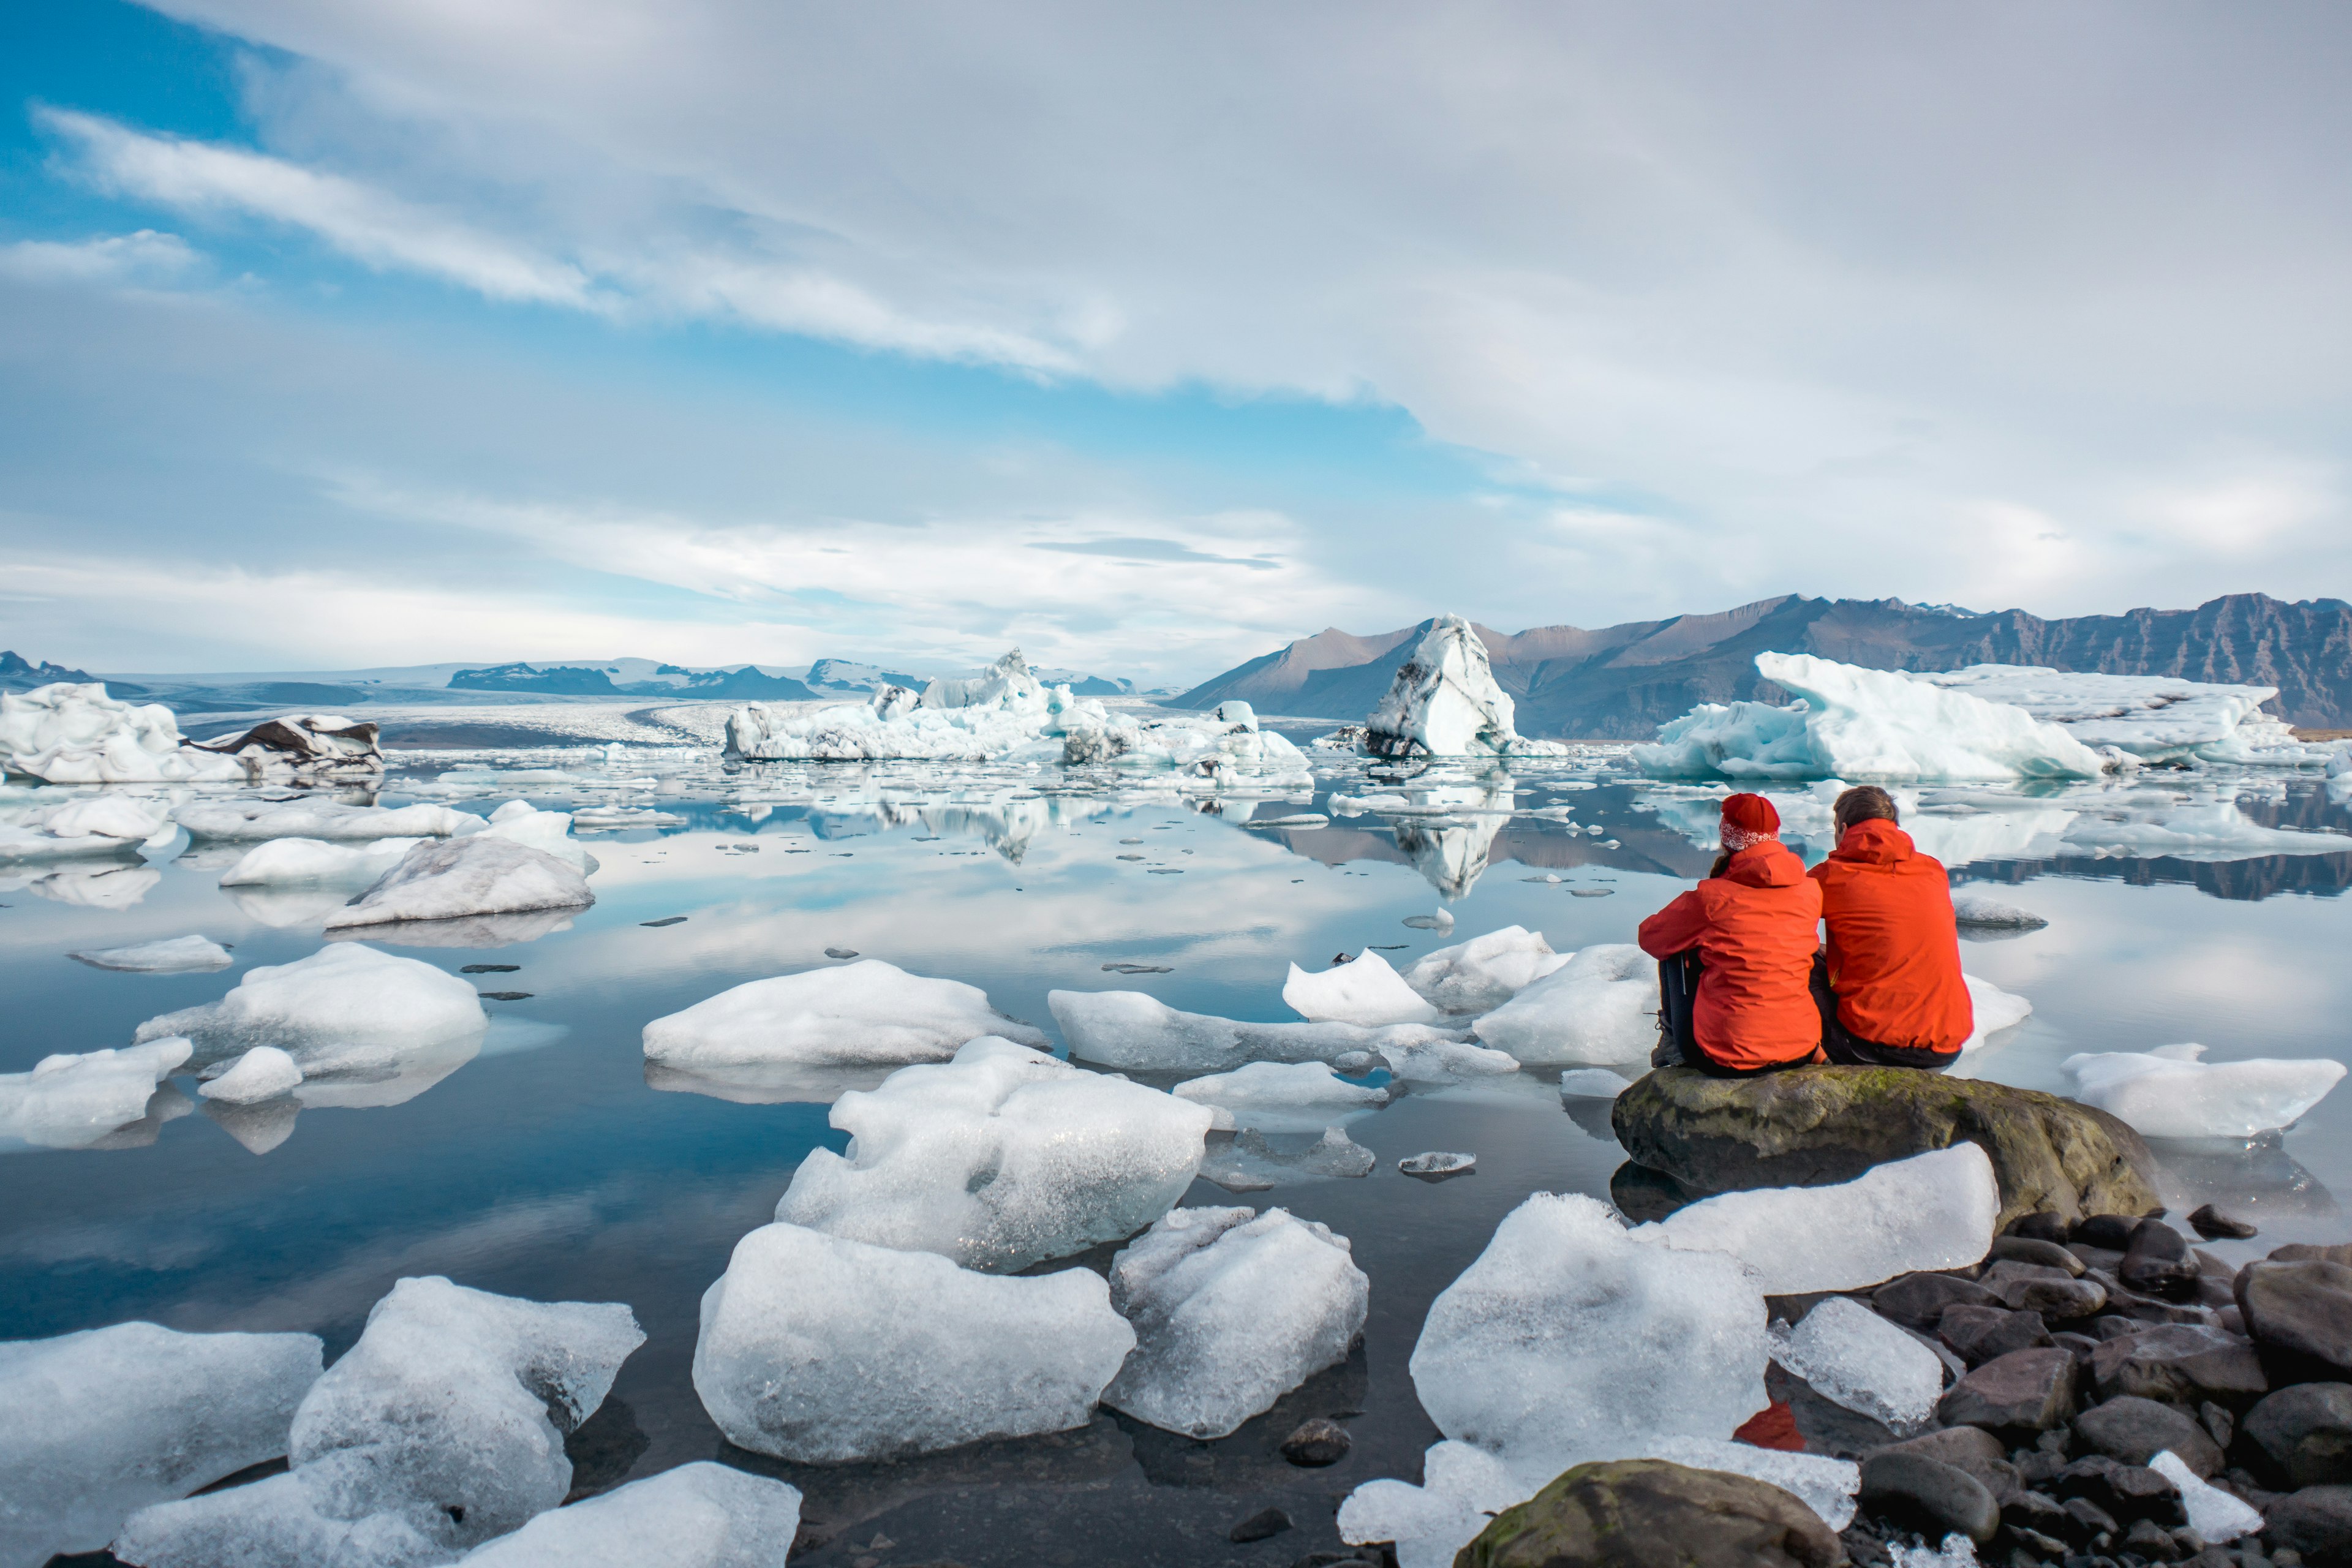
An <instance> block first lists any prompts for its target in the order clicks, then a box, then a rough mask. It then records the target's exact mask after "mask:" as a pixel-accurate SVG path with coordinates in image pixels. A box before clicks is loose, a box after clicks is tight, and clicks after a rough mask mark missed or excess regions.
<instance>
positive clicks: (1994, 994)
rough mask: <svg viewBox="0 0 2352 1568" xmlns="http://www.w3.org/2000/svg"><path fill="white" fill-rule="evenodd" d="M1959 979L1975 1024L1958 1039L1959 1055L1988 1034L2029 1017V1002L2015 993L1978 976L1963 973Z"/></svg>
mask: <svg viewBox="0 0 2352 1568" xmlns="http://www.w3.org/2000/svg"><path fill="white" fill-rule="evenodd" d="M1960 979H1961V980H1962V981H1964V982H1966V984H1967V985H1968V988H1969V1008H1970V1010H1971V1011H1972V1012H1973V1013H1974V1015H1975V1017H1976V1027H1975V1028H1974V1029H1973V1030H1971V1031H1970V1032H1969V1037H1968V1038H1967V1039H1965V1040H1962V1041H1961V1042H1960V1055H1961V1057H1962V1058H1967V1057H1968V1055H1969V1053H1970V1052H1972V1051H1976V1050H1978V1049H1979V1048H1981V1047H1983V1045H1984V1043H1985V1042H1986V1040H1987V1039H1989V1038H1990V1037H1992V1036H1994V1035H1998V1034H2000V1032H2001V1031H2002V1030H2003V1029H2013V1028H2015V1027H2016V1026H2018V1025H2020V1024H2022V1023H2023V1022H2025V1020H2026V1019H2028V1018H2030V1017H2032V1016H2033V1004H2032V1003H2031V1002H2029V1001H2027V1000H2026V999H2025V998H2024V997H2022V996H2020V995H2019V994H2017V993H2016V992H2014V991H2003V990H2002V989H2001V988H2000V986H1998V985H1995V984H1993V983H1992V982H1991V981H1990V980H1987V979H1985V978H1983V977H1982V976H1981V975H1976V974H1963V975H1961V976H1960Z"/></svg>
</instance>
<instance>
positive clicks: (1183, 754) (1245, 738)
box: [1048, 701, 1324, 827]
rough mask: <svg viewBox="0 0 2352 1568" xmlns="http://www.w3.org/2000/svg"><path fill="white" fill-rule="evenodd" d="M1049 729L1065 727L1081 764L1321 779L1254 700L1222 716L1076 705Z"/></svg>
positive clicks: (1065, 741) (1070, 759)
mask: <svg viewBox="0 0 2352 1568" xmlns="http://www.w3.org/2000/svg"><path fill="white" fill-rule="evenodd" d="M1048 728H1049V729H1058V730H1059V731H1060V732H1061V735H1062V761H1063V762H1065V763H1070V764H1072V765H1073V766H1077V765H1084V764H1089V763H1117V764H1118V765H1119V766H1121V767H1126V768H1173V769H1177V770H1179V771H1181V772H1184V773H1197V774H1200V775H1202V776H1203V777H1208V778H1216V777H1220V776H1223V775H1226V774H1229V773H1254V774H1260V775H1264V774H1269V773H1270V774H1276V775H1279V776H1280V777H1282V778H1285V779H1291V780H1295V781H1297V783H1298V784H1301V785H1306V784H1311V783H1312V781H1313V773H1312V772H1311V770H1309V769H1308V767H1307V759H1306V757H1305V756H1304V755H1303V754H1301V752H1299V750H1298V748H1297V746H1295V745H1293V744H1291V742H1289V741H1288V740H1287V739H1286V738H1285V737H1284V736H1281V735H1277V734H1276V733H1275V732H1274V731H1271V730H1260V729H1259V728H1258V727H1257V715H1256V714H1255V713H1253V712H1252V711H1251V710H1250V706H1249V704H1248V703H1246V702H1224V703H1220V704H1219V705H1218V707H1217V710H1216V712H1215V713H1214V714H1197V713H1171V714H1167V715H1165V716H1163V717H1160V718H1156V719H1142V718H1139V717H1137V716H1136V715H1135V714H1132V713H1127V712H1114V711H1112V710H1108V709H1106V708H1104V707H1103V706H1102V704H1100V703H1098V702H1085V701H1081V702H1074V703H1068V704H1065V705H1062V706H1060V707H1059V708H1057V710H1056V712H1055V718H1054V720H1053V721H1050V722H1049V724H1048ZM1323 820H1324V819H1323V818H1321V817H1319V816H1318V817H1317V818H1315V820H1314V822H1313V824H1312V826H1318V827H1319V826H1322V825H1323ZM1290 825H1291V826H1300V825H1301V824H1299V823H1298V822H1296V821H1293V822H1291V823H1290ZM1249 826H1273V825H1272V824H1255V823H1253V824H1250V825H1249Z"/></svg>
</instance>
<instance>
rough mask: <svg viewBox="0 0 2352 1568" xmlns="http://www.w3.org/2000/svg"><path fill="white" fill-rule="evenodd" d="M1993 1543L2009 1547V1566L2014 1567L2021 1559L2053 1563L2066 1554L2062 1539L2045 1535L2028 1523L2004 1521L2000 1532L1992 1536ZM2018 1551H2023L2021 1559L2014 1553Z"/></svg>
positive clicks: (2027, 1561) (2029, 1561)
mask: <svg viewBox="0 0 2352 1568" xmlns="http://www.w3.org/2000/svg"><path fill="white" fill-rule="evenodd" d="M1993 1544H1994V1545H1996V1546H2006V1547H2008V1548H2009V1549H2010V1551H2011V1557H2010V1559H2009V1561H2010V1563H2011V1568H2016V1565H2017V1564H2018V1563H2020V1562H2024V1563H2042V1562H2044V1561H2049V1562H2053V1563H2054V1562H2057V1561H2059V1560H2061V1559H2063V1557H2064V1556H2065V1555H2066V1543H2065V1542H2063V1541H2061V1540H2059V1539H2058V1538H2057V1537H2056V1536H2054V1535H2045V1534H2043V1533H2042V1531H2038V1530H2036V1529H2034V1528H2033V1527H2032V1525H2030V1524H2008V1523H2004V1524H2003V1525H2002V1526H2001V1529H2000V1534H1999V1535H1997V1536H1995V1537H1994V1538H1993ZM2019 1552H2022V1553H2024V1556H2023V1557H2022V1558H2020V1557H2018V1556H2017V1555H2016V1553H2019Z"/></svg>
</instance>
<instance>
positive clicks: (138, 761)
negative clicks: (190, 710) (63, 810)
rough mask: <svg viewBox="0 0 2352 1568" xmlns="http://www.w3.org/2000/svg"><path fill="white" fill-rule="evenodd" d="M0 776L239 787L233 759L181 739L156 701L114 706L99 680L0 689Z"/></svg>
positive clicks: (241, 771) (240, 776)
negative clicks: (17, 688) (17, 689)
mask: <svg viewBox="0 0 2352 1568" xmlns="http://www.w3.org/2000/svg"><path fill="white" fill-rule="evenodd" d="M0 773H10V774H15V775H16V776H19V777H23V778H32V779H39V780H40V781H42V782H43V783H45V784H191V783H221V784H231V783H234V784H242V783H244V782H245V780H246V778H247V772H246V766H245V764H244V763H242V762H239V761H238V760H237V759H236V758H235V757H230V756H223V755H221V754H220V753H218V752H207V751H202V750H199V749H197V748H195V747H193V746H190V745H188V744H187V743H186V742H184V741H183V740H182V739H181V736H180V723H179V721H178V720H177V719H175V718H173V716H172V710H170V709H169V708H166V707H164V706H163V704H162V703H160V702H142V703H131V702H121V701H118V700H115V699H114V698H111V697H109V696H108V695H107V694H106V686H105V684H104V683H103V682H101V681H91V682H89V683H86V684H85V683H80V682H75V681H58V682H56V683H55V684H53V685H48V686H37V687H35V688H34V689H32V690H30V691H0Z"/></svg>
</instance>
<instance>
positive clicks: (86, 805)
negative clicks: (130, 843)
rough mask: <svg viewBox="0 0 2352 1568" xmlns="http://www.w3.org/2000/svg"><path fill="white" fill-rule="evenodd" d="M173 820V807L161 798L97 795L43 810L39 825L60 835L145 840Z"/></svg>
mask: <svg viewBox="0 0 2352 1568" xmlns="http://www.w3.org/2000/svg"><path fill="white" fill-rule="evenodd" d="M171 820H172V813H171V809H170V807H168V806H166V805H163V803H162V802H160V801H142V800H132V799H131V798H130V797H129V796H128V795H90V796H89V797H87V798H85V799H81V800H77V801H73V802H70V803H68V805H61V806H58V807H57V808H56V809H55V810H52V811H47V812H44V813H43V814H42V815H41V817H40V824H41V826H42V827H44V828H45V829H47V831H48V832H50V833H52V834H55V835H56V836H57V837H59V838H89V837H99V838H121V839H133V840H145V839H149V838H152V837H155V835H156V834H158V833H160V832H162V831H163V827H164V825H165V824H167V823H169V822H170V821H171Z"/></svg>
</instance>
